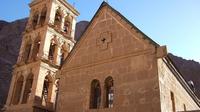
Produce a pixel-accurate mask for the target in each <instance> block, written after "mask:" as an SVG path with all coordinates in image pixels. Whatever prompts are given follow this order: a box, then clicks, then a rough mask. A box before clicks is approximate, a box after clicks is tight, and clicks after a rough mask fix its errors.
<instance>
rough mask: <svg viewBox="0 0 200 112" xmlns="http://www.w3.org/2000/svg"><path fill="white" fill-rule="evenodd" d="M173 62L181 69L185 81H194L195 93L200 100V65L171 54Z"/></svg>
mask: <svg viewBox="0 0 200 112" xmlns="http://www.w3.org/2000/svg"><path fill="white" fill-rule="evenodd" d="M169 56H170V57H171V59H172V61H173V62H174V64H175V65H176V67H177V68H178V69H179V71H180V72H181V74H182V75H183V77H184V79H185V80H186V81H187V82H189V81H193V83H194V88H192V89H193V90H194V92H195V93H196V95H197V96H198V97H199V98H200V63H198V62H196V61H194V60H186V59H183V58H181V57H178V56H174V55H173V54H169Z"/></svg>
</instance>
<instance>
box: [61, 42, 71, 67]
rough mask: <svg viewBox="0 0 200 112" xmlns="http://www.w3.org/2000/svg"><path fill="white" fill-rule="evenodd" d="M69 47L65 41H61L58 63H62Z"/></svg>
mask: <svg viewBox="0 0 200 112" xmlns="http://www.w3.org/2000/svg"><path fill="white" fill-rule="evenodd" d="M69 51H70V48H69V46H68V44H66V42H64V43H63V45H62V46H61V57H60V64H61V65H62V64H63V62H64V60H65V59H66V58H67V56H68V54H69Z"/></svg>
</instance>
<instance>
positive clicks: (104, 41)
mask: <svg viewBox="0 0 200 112" xmlns="http://www.w3.org/2000/svg"><path fill="white" fill-rule="evenodd" d="M111 42H112V33H111V32H109V31H107V32H103V33H101V34H100V37H99V38H98V39H97V40H96V44H97V46H99V48H100V49H101V50H105V49H107V48H108V44H109V43H111Z"/></svg>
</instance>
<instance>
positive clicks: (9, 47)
mask: <svg viewBox="0 0 200 112" xmlns="http://www.w3.org/2000/svg"><path fill="white" fill-rule="evenodd" d="M26 22H27V19H21V20H17V21H14V22H11V23H8V22H5V21H0V108H1V107H2V106H3V104H5V102H6V98H7V94H8V90H9V86H10V80H11V78H12V76H11V75H12V74H11V72H12V66H13V65H14V64H15V63H16V60H17V57H18V53H19V48H20V45H21V40H22V36H21V34H22V32H23V31H24V28H25V24H26Z"/></svg>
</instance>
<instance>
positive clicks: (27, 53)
mask: <svg viewBox="0 0 200 112" xmlns="http://www.w3.org/2000/svg"><path fill="white" fill-rule="evenodd" d="M31 48H32V40H31V37H28V38H27V40H26V41H25V46H24V51H23V60H24V62H28V60H29V57H30V54H31Z"/></svg>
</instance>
